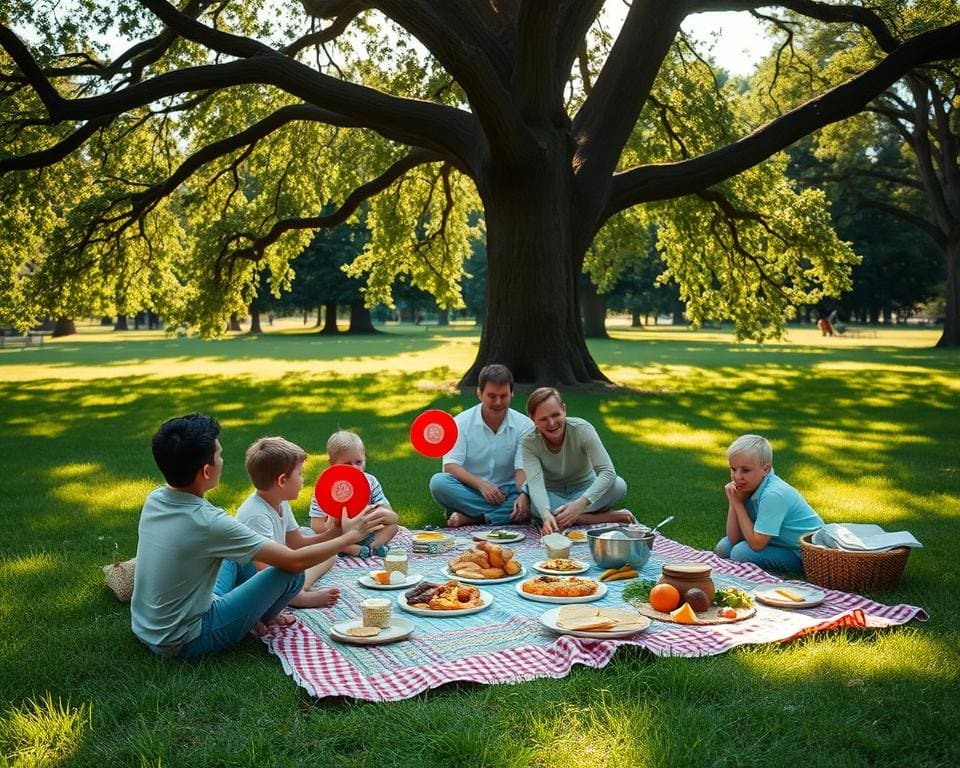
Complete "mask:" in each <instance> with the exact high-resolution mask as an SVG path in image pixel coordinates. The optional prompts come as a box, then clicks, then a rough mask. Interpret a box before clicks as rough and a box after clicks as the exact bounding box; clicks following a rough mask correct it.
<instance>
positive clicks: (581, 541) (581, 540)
mask: <svg viewBox="0 0 960 768" xmlns="http://www.w3.org/2000/svg"><path fill="white" fill-rule="evenodd" d="M584 533H586V532H584ZM564 536H566V537H567V538H568V539H570V536H569V535H568V534H564ZM570 541H571V542H573V546H577V544H586V543H587V542H588V541H590V539H589V538H587V537H586V536H584V537H583V538H582V539H570Z"/></svg>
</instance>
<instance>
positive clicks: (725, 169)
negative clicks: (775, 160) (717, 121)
mask: <svg viewBox="0 0 960 768" xmlns="http://www.w3.org/2000/svg"><path fill="white" fill-rule="evenodd" d="M957 50H960V23H956V24H951V25H950V26H948V27H943V28H940V29H937V30H934V31H931V32H926V33H922V34H920V35H917V36H915V37H913V38H911V39H910V40H908V41H907V42H905V43H904V44H903V45H901V46H900V47H899V48H897V49H896V50H895V51H894V52H893V53H891V54H890V55H888V56H886V57H885V58H884V59H883V60H882V61H881V62H879V63H878V64H877V65H876V66H874V67H873V68H871V69H869V70H867V71H866V72H864V73H863V74H861V75H858V76H857V77H854V78H852V79H850V80H848V81H847V82H846V83H843V84H841V85H839V86H837V87H836V88H833V89H832V90H830V91H827V92H826V93H824V94H821V95H820V96H818V97H816V98H814V99H811V100H810V101H808V102H807V103H806V104H803V105H801V106H799V107H797V108H796V109H794V110H791V111H790V112H788V113H786V114H785V115H783V116H782V117H780V118H777V119H776V120H773V121H771V122H769V123H767V124H766V125H765V126H763V127H762V128H760V129H758V130H756V131H754V132H753V133H751V134H750V135H748V136H745V137H744V138H742V139H740V140H739V141H736V142H733V143H731V144H729V145H727V146H725V147H722V148H720V149H717V150H715V151H713V152H708V153H707V154H705V155H701V156H700V157H697V158H694V159H691V160H684V161H681V162H676V163H662V164H657V165H648V166H643V167H639V168H633V169H630V170H628V171H624V172H623V173H620V174H617V175H615V176H614V180H613V188H612V190H611V193H610V198H609V201H608V203H607V205H606V207H605V209H604V210H603V212H602V217H601V221H603V220H606V219H607V218H609V217H610V216H612V215H613V214H615V213H617V212H618V211H621V210H623V209H624V208H628V207H630V206H632V205H636V204H638V203H643V202H650V201H652V200H666V199H670V198H674V197H679V196H682V195H685V194H690V193H692V192H699V191H702V190H704V189H707V188H708V187H710V186H712V185H713V184H716V183H717V182H719V181H722V180H724V179H728V178H730V177H731V176H735V175H736V174H738V173H740V172H742V171H744V170H746V169H747V168H751V167H752V166H754V165H756V164H758V163H760V162H762V161H763V160H766V159H767V158H768V157H771V156H772V155H774V154H776V153H777V152H779V151H780V150H782V149H785V148H786V147H788V146H790V145H791V144H793V143H794V142H795V141H797V140H798V139H800V138H802V137H803V136H806V135H807V134H809V133H812V132H813V131H815V130H817V129H818V128H822V127H823V126H825V125H829V124H830V123H834V122H837V121H838V120H842V119H844V118H846V117H850V116H851V115H854V114H856V113H857V112H859V111H860V110H862V109H863V108H864V106H865V105H866V104H867V103H868V102H869V101H870V100H871V99H873V98H875V97H876V96H877V95H878V94H879V93H882V92H883V91H884V90H885V89H886V88H888V87H889V86H890V85H892V84H893V83H894V82H896V81H897V80H898V79H899V78H901V77H902V76H903V75H904V74H906V73H907V72H909V71H910V70H911V69H912V68H914V67H917V66H920V65H921V64H924V63H926V62H928V61H936V60H939V59H948V58H951V57H954V56H955V55H956V52H957Z"/></svg>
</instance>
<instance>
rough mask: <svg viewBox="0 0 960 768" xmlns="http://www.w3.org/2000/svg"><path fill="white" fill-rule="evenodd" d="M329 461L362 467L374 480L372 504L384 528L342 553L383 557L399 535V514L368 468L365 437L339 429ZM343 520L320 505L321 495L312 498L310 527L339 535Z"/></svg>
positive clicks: (330, 444) (323, 533)
mask: <svg viewBox="0 0 960 768" xmlns="http://www.w3.org/2000/svg"><path fill="white" fill-rule="evenodd" d="M327 461H328V463H329V465H330V466H331V467H332V466H334V465H336V464H350V465H351V466H354V467H356V468H357V469H359V470H360V471H361V472H363V474H364V475H365V476H366V478H367V482H368V483H370V506H371V507H372V508H373V511H372V513H371V514H372V515H374V516H375V517H376V519H377V521H378V523H379V524H380V525H381V526H382V527H381V528H380V529H378V530H376V531H374V532H372V533H370V534H369V535H368V536H367V537H366V538H364V539H363V541H361V542H359V543H357V544H350V545H349V546H346V547H344V548H343V549H342V550H341V551H340V554H341V555H344V556H346V557H363V558H367V557H370V556H371V555H376V556H377V557H383V556H385V555H386V554H387V544H388V543H389V542H390V541H391V540H392V539H393V537H394V536H396V535H397V531H398V530H399V527H398V526H397V521H398V520H399V519H400V517H399V515H397V513H396V512H394V511H393V510H392V509H391V508H390V502H389V501H387V497H386V496H385V495H384V493H383V486H381V485H380V481H379V480H377V478H375V477H374V476H373V475H371V474H370V473H369V472H367V471H366V466H367V452H366V449H365V448H364V447H363V440H361V439H360V435H358V434H356V433H355V432H348V431H346V430H343V429H341V430H339V431H337V432H334V433H333V434H332V435H330V439H329V440H327ZM340 526H341V520H338V519H337V518H335V517H333V516H332V515H329V514H327V512H326V511H325V510H323V509H321V508H320V505H319V504H318V503H317V499H316V497H315V496H314V498H313V499H312V500H311V502H310V527H311V528H313V530H314V531H316V532H317V533H318V534H320V535H321V536H330V535H338V534H339V532H340Z"/></svg>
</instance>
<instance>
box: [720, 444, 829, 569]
mask: <svg viewBox="0 0 960 768" xmlns="http://www.w3.org/2000/svg"><path fill="white" fill-rule="evenodd" d="M727 460H728V461H729V463H730V482H729V483H727V484H726V485H725V486H724V488H723V491H724V493H725V494H726V496H727V502H728V505H727V535H726V536H724V537H723V538H722V539H720V541H719V542H717V546H716V547H715V549H714V551H715V552H716V553H717V554H718V555H719V556H720V557H724V558H727V559H729V560H735V561H737V562H740V563H754V564H755V565H759V566H760V567H761V568H764V569H765V570H770V571H801V570H803V563H802V561H801V560H800V537H801V536H803V534H805V533H809V532H810V531H815V530H817V529H819V528H822V527H823V520H821V519H820V516H819V515H818V514H817V513H816V512H814V511H813V508H812V507H811V506H810V505H809V504H808V503H807V502H806V500H805V499H804V498H803V496H801V495H800V492H799V491H797V490H796V488H793V487H792V486H790V485H788V484H787V483H786V482H785V481H784V480H782V479H781V478H780V477H779V476H777V475H776V474H774V471H773V448H772V447H771V446H770V443H769V442H768V441H767V440H766V439H765V438H763V437H760V436H759V435H742V436H741V437H738V438H737V439H736V440H734V441H733V443H731V444H730V447H729V448H728V449H727Z"/></svg>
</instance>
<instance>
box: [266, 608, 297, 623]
mask: <svg viewBox="0 0 960 768" xmlns="http://www.w3.org/2000/svg"><path fill="white" fill-rule="evenodd" d="M296 620H297V617H296V616H294V615H293V614H292V613H290V612H289V611H288V610H286V609H284V610H282V611H280V613H278V614H277V615H276V616H274V617H273V618H272V619H270V621H268V622H267V626H270V627H289V626H290V625H291V624H293V622H295V621H296Z"/></svg>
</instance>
